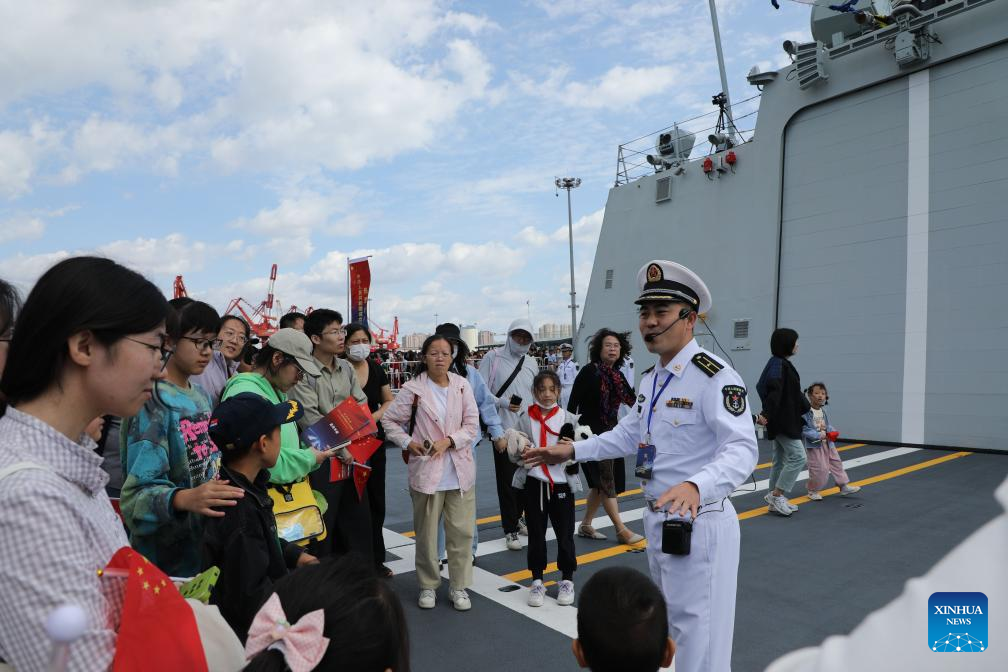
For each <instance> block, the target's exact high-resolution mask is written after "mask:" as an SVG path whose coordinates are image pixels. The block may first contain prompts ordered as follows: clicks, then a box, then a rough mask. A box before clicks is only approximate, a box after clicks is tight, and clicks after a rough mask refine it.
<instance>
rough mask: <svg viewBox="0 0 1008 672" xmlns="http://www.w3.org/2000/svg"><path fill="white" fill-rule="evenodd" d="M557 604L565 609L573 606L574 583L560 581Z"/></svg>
mask: <svg viewBox="0 0 1008 672" xmlns="http://www.w3.org/2000/svg"><path fill="white" fill-rule="evenodd" d="M557 604H559V605H560V606H561V607H567V606H570V605H572V604H574V582H573V581H561V582H560V590H559V592H558V593H557Z"/></svg>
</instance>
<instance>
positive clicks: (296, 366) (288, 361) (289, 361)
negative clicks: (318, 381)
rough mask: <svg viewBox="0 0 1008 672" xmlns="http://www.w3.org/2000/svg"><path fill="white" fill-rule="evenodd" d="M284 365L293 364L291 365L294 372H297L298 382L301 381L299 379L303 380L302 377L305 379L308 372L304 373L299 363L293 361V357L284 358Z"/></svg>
mask: <svg viewBox="0 0 1008 672" xmlns="http://www.w3.org/2000/svg"><path fill="white" fill-rule="evenodd" d="M284 364H293V365H294V369H295V370H296V371H297V379H298V380H301V379H302V378H304V377H305V376H306V375H308V372H307V371H305V370H304V369H303V368H302V367H301V364H299V363H298V361H297V360H296V359H294V358H293V357H287V358H286V359H285V360H284Z"/></svg>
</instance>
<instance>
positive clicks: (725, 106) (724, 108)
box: [708, 0, 738, 145]
mask: <svg viewBox="0 0 1008 672" xmlns="http://www.w3.org/2000/svg"><path fill="white" fill-rule="evenodd" d="M708 3H709V4H710V17H711V26H712V27H713V28H714V48H715V49H716V50H717V63H718V70H719V71H720V72H721V94H720V95H721V96H723V97H724V102H723V103H722V104H721V105H719V107H720V110H721V114H723V115H725V117H727V121H728V123H727V124H726V126H725V128H726V130H727V131H728V139H729V140H730V141H731V144H732V145H737V144H738V139H737V138H736V137H735V132H736V129H735V120H734V119H732V116H731V95H730V94H729V93H728V75H726V74H725V67H724V54H723V53H722V52H721V31H720V30H719V29H718V22H717V8H716V7H715V6H714V0H708ZM714 100H715V102H714V104H715V105H718V96H715V97H714Z"/></svg>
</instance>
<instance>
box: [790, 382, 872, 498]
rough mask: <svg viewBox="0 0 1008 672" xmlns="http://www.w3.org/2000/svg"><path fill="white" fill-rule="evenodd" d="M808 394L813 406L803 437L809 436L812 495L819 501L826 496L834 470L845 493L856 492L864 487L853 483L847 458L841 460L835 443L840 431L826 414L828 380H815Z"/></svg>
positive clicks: (810, 496)
mask: <svg viewBox="0 0 1008 672" xmlns="http://www.w3.org/2000/svg"><path fill="white" fill-rule="evenodd" d="M805 394H806V395H807V396H808V398H809V403H810V404H811V405H812V408H811V409H809V411H808V412H807V413H805V415H803V416H802V419H803V420H804V421H805V426H804V427H803V428H802V438H803V439H804V440H805V451H806V452H807V453H808V483H807V487H808V498H809V499H811V500H813V501H817V502H818V501H819V500H821V499H822V495H821V494H820V493H819V491H820V490H822V489H823V487H824V486H825V485H826V482H827V481H828V480H829V477H830V474H833V480H834V481H836V484H837V485H838V486H840V494H841V495H851V494H854V493H855V492H857V491H858V490H860V489H861V488H860V486H857V485H850V478H849V477H848V476H847V472H846V471H844V468H843V462H841V461H840V453H838V452H837V449H836V444H835V443H834V441H836V438H837V436H838V435H839V433H838V432H837V431H836V429H834V428H833V425H831V424H829V418H828V417H826V409H825V406H826V403H827V402H828V401H829V393H828V392H827V391H826V384H825V383H812V384H811V385H809V386H808V388H807V389H806V390H805Z"/></svg>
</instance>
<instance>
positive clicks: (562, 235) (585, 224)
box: [515, 208, 605, 251]
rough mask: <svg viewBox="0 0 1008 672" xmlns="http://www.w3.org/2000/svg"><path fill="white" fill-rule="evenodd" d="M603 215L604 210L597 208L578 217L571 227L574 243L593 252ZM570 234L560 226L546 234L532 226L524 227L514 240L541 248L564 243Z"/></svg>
mask: <svg viewBox="0 0 1008 672" xmlns="http://www.w3.org/2000/svg"><path fill="white" fill-rule="evenodd" d="M604 215H605V208H599V209H598V210H596V211H595V212H593V213H591V214H589V215H584V216H582V217H579V218H578V220H577V221H575V222H574V225H573V226H572V227H571V228H572V229H573V233H574V242H575V243H577V244H579V245H590V246H591V248H592V250H593V251H594V248H595V245H596V244H597V243H598V238H599V234H600V233H601V232H602V219H603V216H604ZM570 233H571V232H569V231H568V230H567V227H566V226H561V227H559V228H557V229H554V230H553V231H552V232H551V233H549V234H547V233H544V232H542V231H540V230H539V229H537V228H536V227H534V226H526V227H525V228H524V229H522V230H521V231H519V232H518V233H517V234H516V236H515V237H516V238H517V239H518V240H519V241H520V242H522V243H524V244H526V245H531V246H533V247H543V246H545V245H549V244H551V243H566V242H567V241H568V239H569V238H570Z"/></svg>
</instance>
